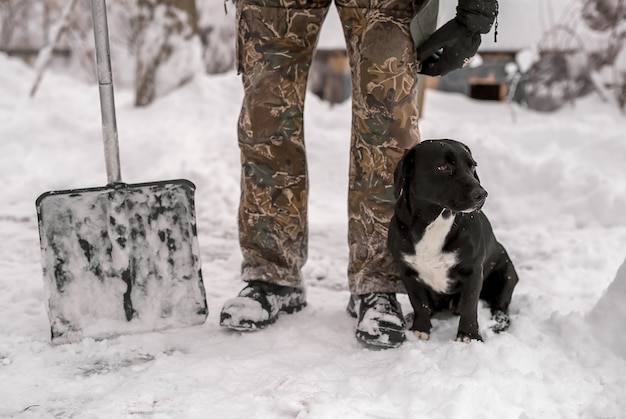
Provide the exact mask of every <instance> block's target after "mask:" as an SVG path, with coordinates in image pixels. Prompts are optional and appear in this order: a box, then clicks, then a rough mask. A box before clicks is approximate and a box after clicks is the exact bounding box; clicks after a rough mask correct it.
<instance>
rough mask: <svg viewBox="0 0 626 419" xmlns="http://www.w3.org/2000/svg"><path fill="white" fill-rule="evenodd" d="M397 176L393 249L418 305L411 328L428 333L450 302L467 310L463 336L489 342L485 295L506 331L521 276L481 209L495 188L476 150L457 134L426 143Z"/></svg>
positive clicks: (498, 328) (391, 234)
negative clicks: (481, 324)
mask: <svg viewBox="0 0 626 419" xmlns="http://www.w3.org/2000/svg"><path fill="white" fill-rule="evenodd" d="M394 181H395V195H396V199H397V201H396V206H395V213H394V216H393V218H392V220H391V223H390V225H389V248H390V250H391V253H392V255H393V257H394V259H395V260H396V261H397V262H398V263H399V265H400V268H401V275H402V282H403V283H404V286H405V288H406V290H407V293H408V295H409V299H410V301H411V305H412V306H413V309H414V311H415V315H414V320H413V326H412V327H411V330H413V331H414V333H415V334H416V336H418V337H419V338H420V339H428V338H429V337H430V329H431V327H432V326H431V322H430V318H431V315H432V314H433V313H434V312H437V311H440V310H443V309H446V308H450V309H451V310H452V311H453V312H455V313H458V314H460V321H459V328H458V333H457V340H460V341H463V342H469V341H470V340H472V339H474V340H482V337H481V336H480V333H479V331H478V312H477V311H478V301H479V298H480V299H483V300H485V301H487V303H488V304H489V306H490V308H491V313H492V316H493V318H494V319H495V321H496V324H495V326H494V327H493V330H494V331H495V332H501V331H504V330H506V329H507V328H508V327H509V324H510V321H509V315H508V308H509V303H510V302H511V296H512V294H513V289H514V288H515V285H516V284H517V281H518V277H517V273H516V272H515V268H514V267H513V264H512V263H511V260H510V259H509V256H508V255H507V253H506V250H505V249H504V247H503V246H502V245H501V244H500V243H498V241H497V240H496V238H495V236H494V234H493V230H492V228H491V224H490V223H489V221H488V220H487V217H486V216H485V215H484V214H483V213H482V211H480V209H481V208H482V206H483V204H484V203H485V199H486V198H487V191H485V190H484V189H483V188H482V186H481V185H480V180H479V179H478V175H477V174H476V162H475V161H474V159H473V158H472V154H471V152H470V149H469V148H468V147H467V146H466V145H464V144H462V143H460V142H458V141H454V140H430V141H424V142H421V143H419V144H417V145H416V146H414V147H413V148H411V149H409V150H407V152H406V153H405V155H404V156H403V158H402V159H401V161H400V162H399V163H398V166H397V168H396V171H395V173H394Z"/></svg>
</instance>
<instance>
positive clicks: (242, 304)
mask: <svg viewBox="0 0 626 419" xmlns="http://www.w3.org/2000/svg"><path fill="white" fill-rule="evenodd" d="M304 306H306V294H305V292H304V289H302V288H295V287H287V286H281V285H275V284H270V283H268V282H262V281H250V282H248V285H247V286H246V287H245V288H244V289H242V290H241V292H240V293H239V295H238V296H237V297H235V298H231V299H230V300H227V301H226V302H225V303H224V307H223V308H222V312H221V314H220V326H224V327H228V328H231V329H235V330H241V331H251V330H257V329H263V328H264V327H267V326H268V325H270V324H272V323H274V322H275V321H276V319H277V318H278V314H279V313H288V314H290V313H295V312H296V311H300V310H302V308H304Z"/></svg>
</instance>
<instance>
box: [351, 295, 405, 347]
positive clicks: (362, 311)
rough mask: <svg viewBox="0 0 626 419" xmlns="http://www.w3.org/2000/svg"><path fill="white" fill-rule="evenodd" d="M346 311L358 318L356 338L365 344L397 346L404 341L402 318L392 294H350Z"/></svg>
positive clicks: (399, 308)
mask: <svg viewBox="0 0 626 419" xmlns="http://www.w3.org/2000/svg"><path fill="white" fill-rule="evenodd" d="M347 310H348V313H350V315H351V316H352V317H356V318H357V324H356V338H357V339H358V340H360V341H361V342H363V343H364V344H366V345H368V346H372V347H378V348H396V347H398V346H400V345H401V344H402V342H404V338H405V336H404V329H405V323H404V317H403V316H402V308H401V307H400V303H399V302H398V300H397V299H396V295H395V294H393V293H380V292H375V293H371V294H363V295H354V294H352V295H350V301H349V302H348V307H347Z"/></svg>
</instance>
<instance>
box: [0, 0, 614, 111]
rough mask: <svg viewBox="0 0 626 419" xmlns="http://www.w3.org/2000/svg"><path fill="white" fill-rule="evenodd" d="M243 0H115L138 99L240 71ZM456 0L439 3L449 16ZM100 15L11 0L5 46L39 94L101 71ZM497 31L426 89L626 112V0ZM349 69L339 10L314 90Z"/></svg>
mask: <svg viewBox="0 0 626 419" xmlns="http://www.w3.org/2000/svg"><path fill="white" fill-rule="evenodd" d="M235 1H236V0H225V1H224V2H222V1H217V0H213V1H210V2H208V1H195V0H109V1H108V5H107V6H108V13H109V27H110V37H111V51H112V56H113V57H112V59H113V61H114V67H115V68H116V71H115V83H116V85H118V86H121V87H125V88H132V89H134V92H135V104H136V105H137V106H145V105H147V104H149V103H151V102H152V101H154V100H156V99H157V98H158V97H160V96H162V95H163V94H166V93H167V92H169V91H171V90H172V89H176V88H178V87H180V86H182V85H183V84H185V83H186V82H187V81H189V80H191V78H193V76H194V75H195V74H198V73H200V72H205V73H208V74H218V73H225V72H232V71H235V49H236V48H235V43H236V42H235V32H236V30H235V26H236V22H235V19H236V17H235V15H236V4H235ZM455 7H456V2H455V1H447V0H446V1H441V2H440V14H439V20H440V24H442V23H444V22H446V21H447V20H448V19H450V18H452V17H453V16H454V13H455ZM90 13H91V11H90V2H87V1H77V0H0V53H2V54H8V55H10V56H15V57H19V58H21V59H22V60H24V61H25V62H27V63H28V64H29V65H32V66H33V67H34V68H36V70H37V74H38V77H37V80H36V81H35V82H34V83H33V87H32V89H31V95H35V94H36V91H37V86H38V83H39V81H40V80H41V77H43V74H44V73H45V72H46V71H57V72H63V73H70V74H72V75H73V76H75V77H76V78H79V79H83V80H86V81H92V80H93V78H94V73H95V70H94V68H93V67H94V59H93V56H94V55H93V48H94V47H93V36H92V33H91V31H92V26H91V14H90ZM494 32H495V31H494V30H492V31H491V33H490V34H487V35H485V36H483V42H482V45H481V48H480V50H479V56H477V57H475V59H474V60H473V61H472V63H471V64H470V66H469V67H467V68H464V69H462V70H458V71H454V72H452V73H451V74H449V75H447V76H445V77H442V78H436V79H428V80H426V82H425V83H423V85H424V88H425V89H428V88H431V89H438V90H442V91H449V92H458V93H460V94H464V95H467V96H470V97H472V98H475V99H480V100H493V101H515V102H518V103H520V104H522V105H524V106H527V107H529V108H531V109H534V110H538V111H544V112H550V111H554V110H556V109H559V108H560V107H562V106H563V105H564V104H566V103H568V102H573V101H575V100H576V99H577V98H579V97H582V96H585V95H588V94H590V93H593V92H595V93H596V94H598V95H600V96H601V97H602V98H603V99H604V100H606V101H609V102H611V103H613V104H614V105H615V106H617V107H619V108H620V109H621V110H622V112H624V109H625V104H626V48H625V43H624V39H625V38H626V0H585V1H582V0H524V1H510V0H502V1H501V2H500V13H499V16H498V26H497V41H496V36H495V33H494ZM349 71H350V70H349V65H348V61H347V57H346V54H345V43H344V40H343V34H342V31H341V25H340V23H339V18H338V16H337V13H336V10H335V8H334V7H331V10H330V12H329V15H328V17H327V19H326V22H325V24H324V26H323V28H322V34H321V37H320V41H319V45H318V52H317V55H316V57H315V62H314V65H313V68H312V70H311V74H310V78H309V89H310V90H311V91H312V92H313V93H315V94H316V95H318V96H319V97H320V98H322V99H323V100H325V101H327V102H329V103H330V104H336V103H341V102H343V101H345V100H347V99H348V98H349V96H350V76H349ZM421 100H424V96H423V95H422V99H421ZM426 103H427V100H426ZM426 103H425V104H424V106H423V108H424V109H427V107H428V106H427V104H426Z"/></svg>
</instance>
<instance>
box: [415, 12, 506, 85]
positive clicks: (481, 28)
mask: <svg viewBox="0 0 626 419" xmlns="http://www.w3.org/2000/svg"><path fill="white" fill-rule="evenodd" d="M497 13H498V2H497V0H459V6H458V7H457V15H456V17H455V18H454V19H452V20H450V21H449V22H448V23H446V24H445V25H443V26H442V27H441V28H439V29H437V30H436V31H435V33H433V34H432V35H431V36H430V37H428V39H426V41H424V42H423V43H422V44H421V45H419V46H418V47H417V59H418V60H419V61H420V63H421V65H422V66H421V69H420V71H419V72H420V73H421V74H426V75H429V76H443V75H444V74H447V73H449V72H450V71H452V70H456V69H458V68H461V67H463V66H464V65H465V64H467V63H468V62H469V59H470V58H471V57H473V56H474V55H476V52H477V51H478V47H479V46H480V41H481V39H480V34H481V33H487V32H489V31H490V30H491V25H492V24H493V21H494V20H495V18H496V15H497Z"/></svg>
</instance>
